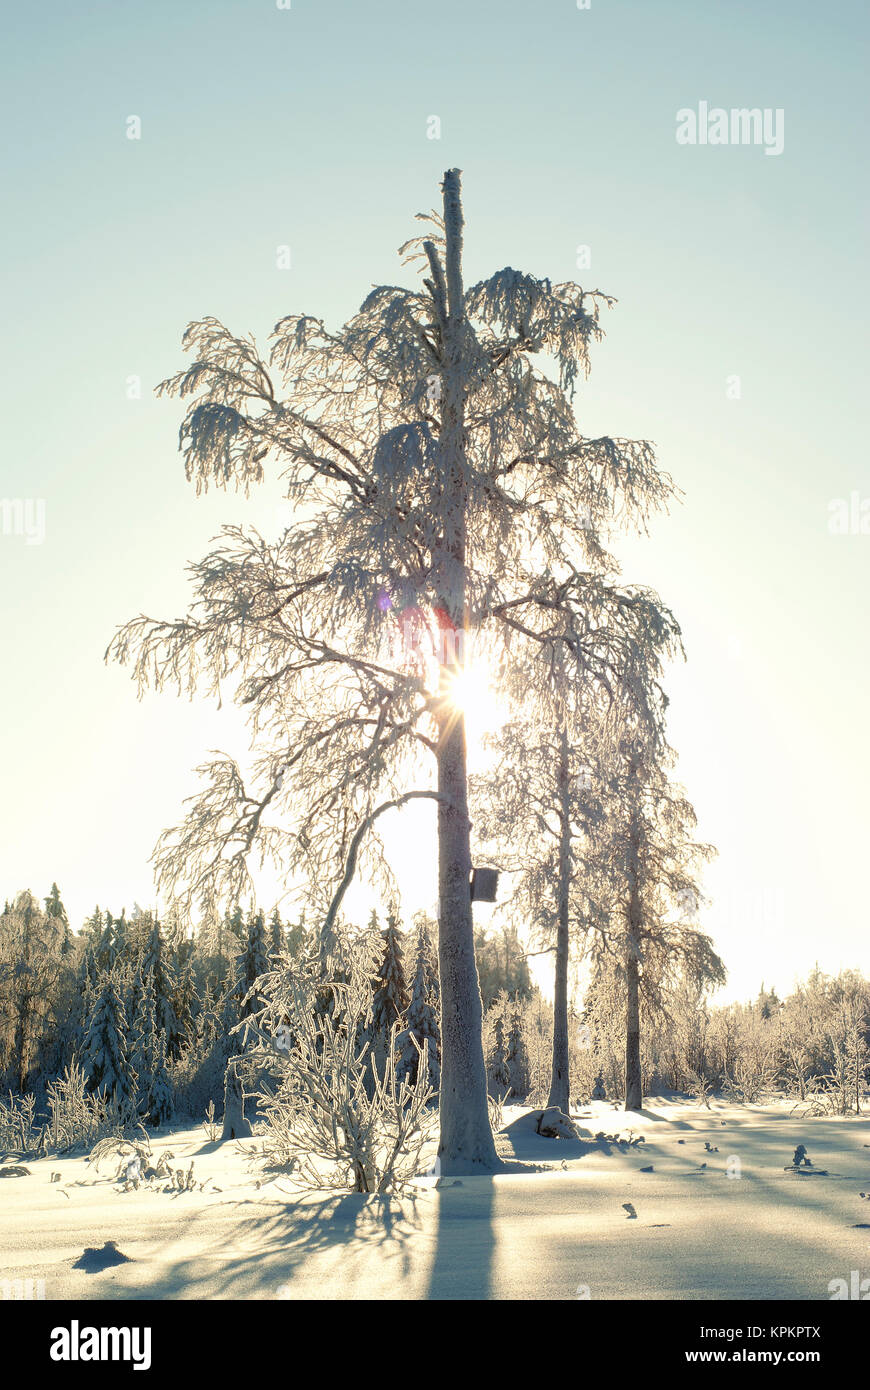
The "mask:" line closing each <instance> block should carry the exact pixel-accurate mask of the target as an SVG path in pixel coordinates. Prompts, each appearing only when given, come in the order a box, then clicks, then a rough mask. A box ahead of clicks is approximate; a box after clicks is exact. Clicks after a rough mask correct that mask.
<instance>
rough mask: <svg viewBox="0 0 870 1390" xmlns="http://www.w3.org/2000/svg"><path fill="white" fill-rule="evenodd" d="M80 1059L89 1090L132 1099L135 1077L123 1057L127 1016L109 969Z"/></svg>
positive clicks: (123, 1100)
mask: <svg viewBox="0 0 870 1390" xmlns="http://www.w3.org/2000/svg"><path fill="white" fill-rule="evenodd" d="M82 1063H83V1066H84V1069H85V1073H86V1075H87V1078H88V1086H89V1088H90V1090H91V1091H102V1092H104V1093H105V1095H106V1096H109V1097H111V1096H114V1097H115V1099H116V1100H117V1101H119V1102H121V1103H128V1102H132V1101H134V1100H135V1096H134V1091H135V1079H134V1076H133V1073H132V1071H131V1067H130V1064H129V1060H128V1057H127V1017H126V1014H125V1013H124V1005H123V1002H122V1000H121V996H120V993H119V992H118V988H117V984H116V981H115V977H114V975H113V974H111V973H110V974H108V975H107V976H106V977H105V982H104V984H103V987H102V989H101V990H100V993H99V995H98V997H97V1000H96V1003H95V1005H94V1011H93V1013H92V1015H91V1017H90V1019H89V1021H88V1027H87V1032H86V1034H85V1040H84V1044H83V1048H82Z"/></svg>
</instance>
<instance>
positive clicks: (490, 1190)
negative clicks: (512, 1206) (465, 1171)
mask: <svg viewBox="0 0 870 1390" xmlns="http://www.w3.org/2000/svg"><path fill="white" fill-rule="evenodd" d="M506 1166H512V1165H506ZM436 1195H437V1198H438V1213H437V1224H436V1232H435V1256H434V1259H433V1261H432V1268H431V1270H430V1273H429V1286H428V1289H427V1291H426V1298H427V1299H445V1300H446V1299H450V1300H452V1301H455V1300H458V1299H488V1298H491V1297H492V1296H493V1294H492V1259H493V1249H494V1246H495V1232H494V1230H493V1205H494V1201H495V1185H494V1183H493V1179H492V1177H490V1176H481V1177H473V1178H471V1177H466V1178H458V1179H456V1180H455V1181H453V1182H451V1181H450V1180H449V1179H448V1180H447V1182H446V1184H445V1185H444V1186H443V1187H439V1188H438V1189H437V1194H436Z"/></svg>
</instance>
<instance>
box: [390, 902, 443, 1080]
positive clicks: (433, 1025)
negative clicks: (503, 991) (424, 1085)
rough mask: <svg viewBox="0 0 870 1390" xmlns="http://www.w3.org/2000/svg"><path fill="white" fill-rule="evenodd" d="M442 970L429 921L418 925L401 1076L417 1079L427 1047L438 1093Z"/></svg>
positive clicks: (401, 1042)
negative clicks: (421, 1059)
mask: <svg viewBox="0 0 870 1390" xmlns="http://www.w3.org/2000/svg"><path fill="white" fill-rule="evenodd" d="M438 1014H439V1001H438V970H437V966H436V963H435V958H434V955H433V953H432V945H431V942H430V940H429V933H428V930H427V926H426V921H425V918H423V917H421V919H420V921H419V922H418V923H417V955H416V960H415V964H414V978H413V979H412V981H411V992H410V1000H409V1003H408V1007H407V1009H406V1010H405V1027H404V1029H403V1030H402V1032H401V1033H400V1034H399V1035H398V1043H399V1065H398V1075H399V1076H400V1077H403V1076H407V1077H409V1079H410V1080H411V1081H412V1082H413V1081H416V1079H417V1069H418V1067H419V1065H420V1048H421V1047H422V1046H423V1045H424V1044H425V1046H426V1059H427V1070H428V1080H429V1085H430V1086H431V1087H432V1090H433V1091H434V1092H437V1090H438V1084H439V1080H440V1076H441V1030H440V1028H439V1026H438Z"/></svg>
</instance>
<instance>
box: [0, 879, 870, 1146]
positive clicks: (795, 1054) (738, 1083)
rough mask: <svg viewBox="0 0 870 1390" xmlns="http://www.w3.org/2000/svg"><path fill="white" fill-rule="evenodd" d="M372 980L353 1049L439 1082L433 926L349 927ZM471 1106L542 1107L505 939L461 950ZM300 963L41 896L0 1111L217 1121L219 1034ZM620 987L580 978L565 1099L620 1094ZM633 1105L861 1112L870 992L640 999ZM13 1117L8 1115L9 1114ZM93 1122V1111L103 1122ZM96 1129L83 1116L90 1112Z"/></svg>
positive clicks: (852, 975)
mask: <svg viewBox="0 0 870 1390" xmlns="http://www.w3.org/2000/svg"><path fill="white" fill-rule="evenodd" d="M368 930H369V934H370V936H371V937H372V939H373V941H374V943H375V950H374V953H373V959H376V960H377V962H378V964H377V969H376V972H375V975H374V977H373V980H372V987H373V1006H372V1019H371V1022H370V1025H369V1029H368V1033H369V1036H368V1039H367V1041H368V1043H369V1047H370V1055H371V1058H372V1064H373V1065H374V1066H375V1067H377V1069H378V1071H379V1072H382V1069H383V1065H384V1061H385V1058H386V1053H387V1049H388V1047H389V1046H390V1043H389V1039H390V1037H391V1036H392V1031H393V1028H394V1025H395V1027H396V1035H395V1045H396V1048H397V1057H396V1061H397V1074H398V1075H399V1076H400V1077H401V1076H402V1075H407V1076H408V1077H409V1079H410V1080H411V1081H412V1082H413V1081H416V1079H417V1069H418V1066H419V1058H420V1052H419V1051H418V1049H417V1047H415V1045H414V1042H413V1040H412V1038H415V1039H416V1041H417V1042H418V1043H419V1044H421V1045H422V1044H423V1043H426V1044H427V1048H426V1054H425V1055H426V1056H427V1059H428V1066H429V1078H428V1079H429V1082H430V1084H431V1085H432V1086H433V1088H434V1089H435V1090H436V1091H437V1089H438V1084H439V1079H440V1029H439V1012H440V1000H439V984H438V965H437V956H436V952H435V949H434V945H433V932H434V924H433V923H432V922H431V920H430V919H428V918H427V917H426V916H425V914H419V915H418V917H417V919H416V922H415V925H414V927H413V929H412V930H411V931H408V932H403V931H402V930H401V927H400V923H399V920H398V918H397V916H396V914H395V913H394V912H389V913H388V914H387V915H386V918H385V922H384V924H383V925H381V922H380V919H379V917H378V915H377V913H372V917H371V919H370V922H369V924H368ZM476 947H477V962H478V970H479V974H480V980H481V993H482V996H483V1003H484V1009H485V1016H484V1030H483V1042H484V1054H485V1058H486V1066H487V1076H488V1084H489V1090H490V1094H491V1095H492V1096H493V1097H495V1098H498V1099H503V1098H504V1097H506V1096H508V1095H509V1096H510V1097H511V1098H512V1099H516V1100H525V1101H528V1102H529V1103H531V1104H544V1103H545V1100H546V1096H547V1090H548V1085H549V1080H550V1065H551V1057H552V1036H553V1009H552V1005H551V1004H550V1003H549V1002H548V1001H547V1000H545V999H544V998H543V996H542V995H541V993H540V991H539V990H538V989H537V987H536V986H534V985H533V984H532V982H531V977H530V974H529V967H528V959H527V956H526V953H525V952H524V950H523V947H522V944H521V942H520V940H519V938H518V935H517V932H516V929H515V928H513V927H505V928H502V929H501V930H491V931H490V932H488V933H484V932H483V931H481V930H478V932H477V933H476ZM314 950H315V942H314V938H313V934H312V933H311V932H310V931H309V930H308V928H307V927H306V925H305V922H304V920H303V921H298V922H295V923H288V922H285V921H283V920H282V918H281V916H280V914H279V912H278V911H277V909H275V910H274V911H273V912H272V913H271V914H270V916H269V917H268V919H267V917H266V916H265V914H264V913H263V912H261V911H260V910H259V909H254V910H252V911H250V912H248V913H247V914H246V913H245V912H244V911H243V910H242V908H241V907H238V906H237V907H235V908H234V909H233V910H231V911H227V912H226V913H225V914H224V915H223V916H222V917H215V918H214V919H211V920H207V921H205V922H202V923H200V924H199V926H198V927H197V928H196V929H195V930H188V929H186V928H185V926H184V925H183V924H182V923H181V922H180V921H178V920H177V919H176V918H174V917H170V918H169V919H168V920H167V921H165V922H160V921H158V920H157V919H156V917H155V916H154V915H153V914H152V913H151V912H147V911H141V910H139V909H138V908H137V909H136V910H134V911H133V912H132V913H131V914H130V916H129V917H128V916H127V915H126V913H125V912H124V911H122V912H121V914H120V916H118V917H114V916H113V915H112V914H111V913H110V912H107V911H103V910H101V909H100V908H95V910H94V912H93V913H92V914H91V916H90V917H89V918H88V919H87V921H86V922H85V923H84V925H83V927H82V930H81V931H80V932H78V933H75V932H73V931H72V930H71V929H70V925H69V921H68V918H67V914H66V910H65V908H64V906H63V902H62V900H61V897H60V893H59V892H58V889H57V885H55V884H53V885H52V888H51V891H50V893H49V894H48V896H47V897H46V898H45V899H43V900H42V901H41V902H40V901H39V900H38V899H37V898H35V897H34V896H33V895H32V894H31V893H29V892H23V893H20V894H18V896H17V897H16V898H15V900H14V902H12V903H9V902H7V903H6V904H5V906H4V909H3V912H2V914H0V1085H2V1088H3V1091H4V1092H5V1093H11V1096H10V1104H8V1105H6V1106H5V1108H4V1111H3V1113H4V1114H5V1116H6V1121H7V1125H8V1124H9V1123H11V1121H10V1120H9V1117H10V1115H13V1116H15V1115H19V1114H21V1113H27V1114H29V1115H30V1117H31V1119H32V1120H33V1124H34V1126H35V1127H36V1128H38V1121H39V1118H40V1116H42V1117H43V1118H45V1117H47V1116H48V1115H49V1114H50V1115H52V1116H54V1117H55V1118H56V1115H57V1113H59V1112H60V1113H66V1112H67V1111H69V1110H70V1108H71V1107H73V1108H74V1102H75V1094H74V1093H75V1092H76V1090H77V1088H78V1089H80V1090H81V1092H82V1094H83V1095H85V1096H90V1097H92V1098H93V1101H94V1104H95V1105H96V1104H97V1103H99V1104H100V1105H102V1106H103V1107H104V1110H103V1111H99V1113H100V1114H108V1115H109V1116H110V1118H111V1115H112V1114H114V1115H116V1116H126V1117H127V1119H128V1120H129V1118H130V1117H136V1118H138V1119H140V1120H141V1121H142V1122H143V1123H145V1124H148V1125H151V1126H157V1125H161V1124H164V1123H166V1122H167V1121H168V1120H170V1119H171V1118H172V1117H173V1116H176V1115H177V1116H191V1117H193V1118H197V1119H198V1118H201V1117H202V1115H203V1114H204V1112H205V1110H206V1108H207V1106H208V1105H209V1102H214V1103H215V1105H216V1106H218V1107H220V1106H221V1105H222V1103H223V1087H224V1074H225V1071H226V1064H227V1060H228V1058H229V1057H230V1056H232V1055H234V1054H236V1053H238V1052H239V1051H241V1050H243V1048H244V1042H243V1040H242V1037H241V1034H240V1032H239V1030H238V1027H237V1025H239V1024H241V1023H242V1022H243V1021H244V1020H245V1019H246V1018H249V1017H250V1016H251V1015H252V1014H253V1013H255V1012H256V1011H257V1009H258V1008H259V1006H260V1002H261V1001H260V999H259V998H258V995H257V993H256V981H257V980H258V978H260V977H261V976H262V975H263V974H264V973H265V972H267V971H268V970H270V969H271V968H272V966H273V964H274V963H275V960H276V958H278V957H280V958H282V959H283V960H284V963H285V968H289V969H293V967H294V963H295V964H297V965H299V966H300V967H301V965H302V963H303V962H304V961H305V960H306V959H309V958H310V955H311V954H312V953H313V952H314ZM623 1001H624V981H623V980H622V979H621V977H620V975H619V969H618V967H617V965H615V964H614V962H613V959H612V958H607V957H602V958H601V959H599V960H598V961H596V962H595V964H594V966H593V969H592V974H591V977H590V979H589V981H588V984H587V988H586V991H585V994H584V995H583V997H582V999H581V1000H579V1001H578V1003H577V1005H576V1006H575V1008H574V1010H573V1012H572V1015H571V1020H570V1028H569V1034H570V1048H571V1075H572V1078H573V1098H574V1099H575V1100H577V1101H579V1102H583V1101H586V1100H588V1099H589V1098H590V1097H591V1096H592V1095H593V1094H599V1095H600V1094H601V1091H602V1089H603V1092H604V1094H605V1095H606V1096H607V1097H608V1098H609V1099H613V1100H618V1099H621V1098H622V1097H623V1096H624V1082H625V1052H624V1047H625V1033H624V1020H623V1011H624V1002H623ZM642 1010H643V1047H642V1058H641V1061H642V1068H643V1087H644V1091H645V1093H647V1094H655V1093H657V1092H659V1093H660V1092H662V1091H667V1090H671V1091H676V1092H680V1093H684V1094H685V1093H688V1094H693V1095H696V1096H698V1097H699V1099H701V1100H704V1099H705V1098H706V1097H707V1096H709V1095H710V1094H712V1093H714V1092H715V1093H719V1094H723V1095H728V1096H731V1097H733V1098H734V1099H737V1100H742V1101H745V1102H747V1103H754V1102H757V1101H760V1100H762V1099H763V1098H764V1097H765V1096H769V1095H771V1094H773V1093H776V1092H779V1093H785V1094H788V1095H793V1096H794V1097H795V1098H796V1099H797V1100H800V1101H804V1102H807V1103H809V1104H811V1105H815V1106H817V1107H819V1108H821V1109H827V1110H831V1111H835V1112H839V1113H845V1112H847V1111H850V1110H851V1111H855V1110H861V1109H863V1108H866V1107H865V1105H864V1102H863V1097H864V1093H865V1090H866V1088H867V1085H868V1080H870V983H868V981H866V980H865V979H864V978H863V977H862V976H861V974H860V973H858V972H855V971H845V972H842V973H841V974H840V975H838V976H837V977H835V978H832V977H829V976H826V975H824V974H822V973H821V972H820V971H819V970H818V969H816V970H815V971H813V973H812V974H811V975H810V977H809V979H808V980H807V981H806V982H804V983H802V984H800V985H798V986H797V987H796V988H795V990H794V991H793V992H792V993H791V994H790V995H788V996H787V997H786V998H784V999H780V998H778V996H777V995H776V993H775V992H774V991H772V990H765V989H764V988H763V987H762V990H761V992H760V994H759V996H758V998H757V999H756V1000H754V1001H753V1002H751V1003H747V1004H728V1005H725V1006H717V1007H713V1006H711V1005H710V1004H709V1001H708V998H707V994H706V992H705V990H704V988H703V987H702V985H701V984H699V982H698V981H697V980H693V978H692V976H691V973H690V972H684V973H683V975H682V976H681V977H679V978H678V979H677V981H676V982H672V983H670V984H668V985H667V986H666V987H662V988H661V989H658V990H655V991H650V992H649V995H648V997H647V999H646V1000H645V1001H644V1003H643V1005H642ZM22 1106H23V1107H24V1111H23V1112H22ZM105 1107H108V1109H105ZM94 1113H97V1112H94Z"/></svg>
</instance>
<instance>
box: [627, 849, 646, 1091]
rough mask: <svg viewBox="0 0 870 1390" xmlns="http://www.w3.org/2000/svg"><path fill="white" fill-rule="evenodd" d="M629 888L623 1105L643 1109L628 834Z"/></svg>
mask: <svg viewBox="0 0 870 1390" xmlns="http://www.w3.org/2000/svg"><path fill="white" fill-rule="evenodd" d="M632 858H633V863H632V867H631V888H630V893H629V902H628V937H627V940H626V946H625V978H626V1005H625V1108H626V1110H642V1109H643V1089H642V1084H641V1072H640V940H641V938H640V896H639V892H638V881H637V879H638V873H637V850H636V845H635V844H634V837H632Z"/></svg>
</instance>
